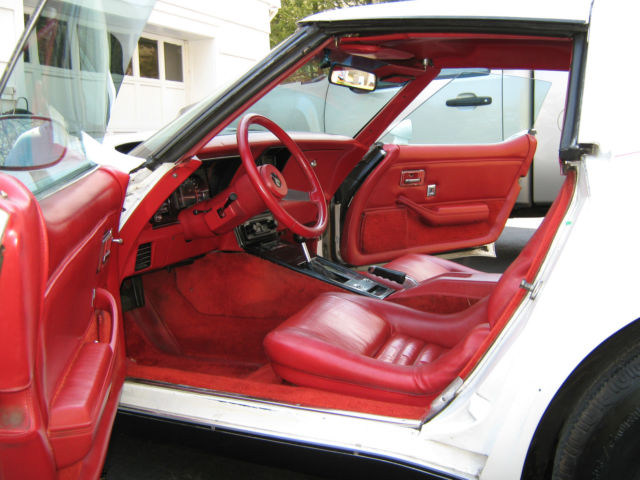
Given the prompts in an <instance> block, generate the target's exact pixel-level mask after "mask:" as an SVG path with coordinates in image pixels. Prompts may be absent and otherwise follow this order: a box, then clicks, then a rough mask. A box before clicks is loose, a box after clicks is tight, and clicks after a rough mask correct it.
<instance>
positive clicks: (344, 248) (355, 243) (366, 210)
mask: <svg viewBox="0 0 640 480" xmlns="http://www.w3.org/2000/svg"><path fill="white" fill-rule="evenodd" d="M535 148H536V140H535V138H534V137H533V136H531V135H523V136H520V137H518V138H515V139H513V140H510V141H507V142H503V143H500V144H492V145H463V146H448V145H445V146H441V145H403V146H399V145H386V146H385V147H384V149H385V151H386V152H387V155H386V157H385V159H384V160H383V161H382V162H380V164H379V165H378V166H377V167H376V168H375V169H374V171H373V172H372V173H371V174H370V175H369V177H367V179H366V180H365V181H364V183H363V184H362V186H361V187H360V189H359V190H358V192H357V193H356V195H355V196H354V198H353V200H352V202H351V204H350V205H349V208H348V211H347V214H346V217H345V222H344V225H343V229H342V240H341V255H342V258H343V259H344V260H345V261H346V262H348V263H350V264H352V265H366V264H371V263H381V262H386V261H389V260H392V259H394V258H397V257H399V256H401V255H403V254H405V253H435V252H443V251H448V250H457V249H461V248H468V247H472V246H477V245H483V244H486V243H491V242H493V241H495V240H496V239H497V238H498V236H499V235H500V232H501V231H502V229H503V228H504V224H505V222H506V220H507V218H508V216H509V213H510V212H511V209H512V208H513V205H514V203H515V200H516V198H517V196H518V192H519V191H520V186H519V184H518V179H519V178H520V177H522V176H524V175H526V173H527V171H528V169H529V165H530V164H531V160H532V158H533V154H534V152H535Z"/></svg>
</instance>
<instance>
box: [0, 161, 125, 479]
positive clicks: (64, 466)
mask: <svg viewBox="0 0 640 480" xmlns="http://www.w3.org/2000/svg"><path fill="white" fill-rule="evenodd" d="M125 176H126V175H125ZM0 181H1V182H2V189H3V190H5V187H7V188H9V189H10V191H11V198H10V199H9V203H12V202H22V204H21V205H20V207H19V208H18V209H16V210H14V212H13V213H14V214H15V218H16V219H19V218H21V217H25V218H26V216H27V215H29V216H31V217H32V220H29V222H28V223H23V224H22V225H20V228H16V230H15V231H14V232H13V233H12V234H14V235H16V236H18V235H20V236H23V237H24V238H29V239H31V240H30V242H27V244H26V246H29V245H31V246H30V247H29V248H33V249H34V251H32V252H29V255H28V256H27V255H25V256H24V257H19V258H16V259H14V261H15V262H17V265H19V266H20V268H21V270H22V273H21V274H20V275H18V274H16V275H15V276H11V277H9V276H8V275H5V273H7V270H4V267H3V275H2V279H3V280H4V279H8V278H11V279H12V281H17V282H20V279H21V278H22V279H27V278H28V277H30V278H29V281H30V282H33V283H32V285H33V296H32V297H30V296H29V295H27V296H25V298H24V303H23V307H22V308H28V311H29V312H30V313H28V314H26V315H19V314H16V315H15V316H12V317H11V318H25V319H27V321H28V322H30V323H31V324H27V325H24V326H23V328H24V329H25V332H24V333H23V334H21V335H19V336H17V337H15V338H11V337H7V340H9V341H15V340H18V341H19V343H18V345H22V346H21V347H20V350H16V349H12V348H10V349H9V351H12V352H13V353H14V354H15V355H14V356H13V358H12V359H11V361H10V362H9V363H6V364H4V363H3V365H4V366H5V368H3V370H5V369H7V370H9V371H15V372H24V373H26V372H29V377H28V378H29V383H27V384H24V380H25V379H26V378H27V377H24V375H21V376H22V377H24V378H22V379H20V378H19V377H18V376H15V378H13V379H11V383H13V390H14V391H17V390H16V389H20V388H22V389H26V390H24V391H25V392H28V393H29V395H28V397H25V398H28V399H29V405H30V406H29V408H30V411H29V415H28V417H26V418H28V419H29V420H28V421H29V422H32V423H31V425H29V424H27V426H25V428H27V431H29V430H28V429H34V428H35V429H37V430H35V431H34V430H31V432H30V433H31V434H30V435H25V436H24V438H22V439H16V438H14V439H12V440H11V441H12V442H13V443H14V444H15V443H16V442H21V441H23V442H24V444H25V450H22V449H21V452H23V451H24V452H31V453H29V458H27V457H22V462H23V471H22V474H23V475H24V476H25V477H28V476H33V477H34V478H46V477H47V476H51V475H50V471H52V470H56V471H57V472H58V474H59V475H61V476H64V473H63V472H66V471H71V470H73V471H80V472H84V474H85V475H87V476H90V477H92V476H97V475H98V473H99V469H100V468H101V461H102V459H103V456H104V454H105V453H106V445H107V440H108V436H109V432H110V430H111V425H112V421H113V417H114V415H115V411H116V408H117V397H118V395H119V391H120V386H121V384H122V378H123V375H122V374H123V364H122V361H121V358H119V356H121V355H122V353H123V351H122V341H121V340H122V339H121V333H119V332H120V330H119V329H118V328H117V326H118V323H119V322H120V319H119V316H118V311H119V308H120V307H119V304H118V301H117V300H116V299H115V297H114V295H113V293H112V292H118V291H119V287H120V281H119V277H118V275H117V268H116V267H117V260H118V246H117V245H116V244H113V243H111V238H112V237H113V236H114V235H115V234H116V232H117V229H118V223H119V218H120V212H121V209H122V202H123V198H124V189H123V185H124V184H125V182H124V180H123V174H121V173H118V172H116V171H112V170H110V169H107V168H97V169H95V170H93V171H92V172H90V173H88V174H86V175H84V176H83V177H81V178H80V179H78V180H76V181H74V182H72V183H70V184H68V185H67V186H66V187H64V188H63V189H61V190H58V191H56V192H54V193H52V194H50V195H49V196H47V197H45V198H44V199H42V200H41V201H40V203H39V208H38V207H37V203H36V202H35V200H34V199H33V196H32V195H31V193H30V192H28V191H27V190H26V189H25V188H24V187H23V186H21V185H20V184H19V183H18V182H16V181H15V180H11V179H7V177H4V176H0ZM19 199H21V200H19ZM3 243H4V242H3ZM35 252H37V253H35ZM16 253H17V252H16ZM24 253H27V252H24ZM30 259H36V263H37V265H35V264H33V265H32V264H31V263H30ZM10 263H11V262H10ZM39 284H40V285H42V286H43V288H42V289H39V288H38V287H37V286H38V285H39ZM31 288H32V287H31V286H29V290H31ZM110 292H111V293H110ZM5 300H6V301H5ZM2 303H3V306H4V305H10V304H11V303H12V302H10V301H9V300H8V299H5V297H4V292H3V300H2ZM15 305H17V303H16V304H15ZM3 308H4V307H3ZM10 308H11V307H10ZM18 313H19V312H18ZM23 313H27V312H26V311H24V312H23ZM25 335H26V336H28V337H25ZM26 338H29V340H28V342H27V343H22V342H21V341H20V339H25V340H26ZM7 387H8V385H7ZM1 396H2V394H1V393H0V397H1ZM1 403H2V400H1V399H0V404H1ZM4 441H6V437H3V436H2V433H1V428H0V444H2V443H3V442H4ZM14 446H15V445H14ZM0 450H2V449H0ZM31 455H33V456H34V458H33V463H31V462H32V458H31ZM38 455H41V456H42V455H45V457H38ZM39 458H45V459H46V460H43V461H42V462H40V460H39ZM39 462H40V463H41V464H40V466H38V467H35V465H38V464H39ZM32 465H34V468H40V469H41V470H37V472H38V473H37V474H32V473H29V472H31V470H29V469H30V468H31V466H32ZM44 465H47V466H46V467H45V466H44ZM47 470H48V471H47ZM3 473H4V472H3Z"/></svg>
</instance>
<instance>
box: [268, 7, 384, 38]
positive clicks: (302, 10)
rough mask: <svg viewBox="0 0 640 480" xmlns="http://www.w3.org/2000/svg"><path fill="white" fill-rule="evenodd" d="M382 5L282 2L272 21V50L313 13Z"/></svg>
mask: <svg viewBox="0 0 640 480" xmlns="http://www.w3.org/2000/svg"><path fill="white" fill-rule="evenodd" d="M371 3H381V0H282V6H281V7H280V10H279V11H278V14H277V15H276V16H275V17H274V18H273V20H271V37H270V40H271V48H273V47H275V46H276V45H277V44H279V43H280V42H281V41H282V40H284V39H285V38H287V37H288V36H289V35H291V34H292V33H293V32H294V31H295V30H296V22H297V21H298V20H301V19H303V18H304V17H307V16H309V15H311V14H313V13H317V12H322V11H324V10H333V9H335V8H344V7H353V6H355V5H368V4H371Z"/></svg>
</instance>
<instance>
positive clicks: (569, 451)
mask: <svg viewBox="0 0 640 480" xmlns="http://www.w3.org/2000/svg"><path fill="white" fill-rule="evenodd" d="M553 478H554V479H558V480H564V479H598V480H609V479H612V480H613V479H616V480H618V479H637V480H640V346H638V347H635V346H634V347H632V348H631V349H629V350H627V351H626V352H623V353H621V354H620V355H619V356H618V358H617V359H614V360H613V361H612V362H610V363H609V364H608V366H605V368H604V369H603V370H602V373H601V375H599V376H598V378H597V379H596V380H595V381H594V382H593V383H592V384H591V386H590V387H589V388H588V389H587V390H586V392H585V393H584V394H583V395H582V396H581V398H580V399H579V401H578V402H577V403H576V405H575V407H574V409H573V411H572V413H571V414H570V415H569V417H568V419H567V421H566V423H565V425H564V427H563V428H562V431H561V433H560V438H559V441H558V446H557V449H556V456H555V461H554V469H553Z"/></svg>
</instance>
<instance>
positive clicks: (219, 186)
mask: <svg viewBox="0 0 640 480" xmlns="http://www.w3.org/2000/svg"><path fill="white" fill-rule="evenodd" d="M288 157H289V153H288V150H287V149H286V148H279V147H276V148H270V149H268V150H266V151H265V152H264V153H263V154H262V155H260V157H259V158H258V159H257V160H256V163H257V164H258V165H264V164H271V165H274V166H276V167H277V168H278V169H279V170H280V171H282V169H283V168H284V166H285V165H286V162H287V159H288ZM241 163H242V162H241V160H240V157H236V156H234V157H222V158H211V159H203V160H202V165H201V166H200V168H198V170H196V171H195V172H193V174H192V175H191V176H190V177H189V178H187V179H186V180H185V181H184V182H182V184H181V185H180V186H179V187H178V188H177V189H176V190H175V191H174V192H173V193H172V194H171V195H170V196H169V198H167V199H166V200H165V201H164V202H163V203H162V205H160V208H158V210H157V211H156V213H154V214H153V217H151V219H150V223H151V225H152V226H153V228H158V227H164V226H166V225H171V224H174V223H177V222H178V214H179V213H180V211H181V210H184V209H185V208H189V207H192V206H193V205H195V204H196V203H200V202H204V201H206V200H209V199H211V198H213V197H214V196H215V195H217V194H218V193H219V192H221V191H222V190H224V189H225V188H227V187H228V186H229V185H230V184H231V180H232V179H233V177H234V175H235V174H236V172H237V171H238V168H239V167H240V164H241Z"/></svg>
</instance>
